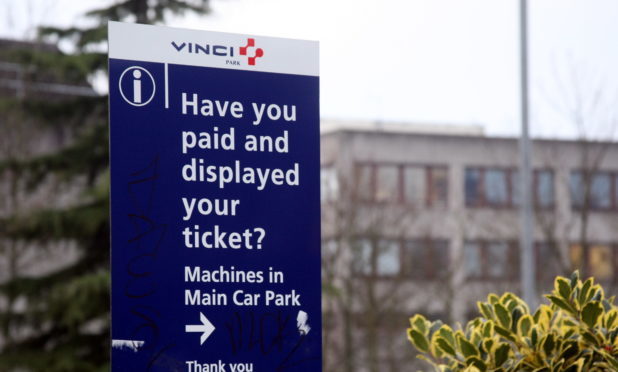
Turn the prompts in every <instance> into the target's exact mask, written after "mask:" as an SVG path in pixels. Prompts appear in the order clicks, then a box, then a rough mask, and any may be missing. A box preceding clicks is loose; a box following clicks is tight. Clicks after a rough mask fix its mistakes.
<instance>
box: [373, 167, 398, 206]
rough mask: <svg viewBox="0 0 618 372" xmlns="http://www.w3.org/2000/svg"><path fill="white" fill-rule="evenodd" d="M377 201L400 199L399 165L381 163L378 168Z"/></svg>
mask: <svg viewBox="0 0 618 372" xmlns="http://www.w3.org/2000/svg"><path fill="white" fill-rule="evenodd" d="M376 170H377V171H376V193H375V201H377V202H396V201H398V200H399V167H397V166H395V165H380V166H378V167H377V168H376Z"/></svg>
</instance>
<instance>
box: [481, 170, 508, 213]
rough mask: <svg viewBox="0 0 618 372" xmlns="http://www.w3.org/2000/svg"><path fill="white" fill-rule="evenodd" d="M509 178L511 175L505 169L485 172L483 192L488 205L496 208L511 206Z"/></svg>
mask: <svg viewBox="0 0 618 372" xmlns="http://www.w3.org/2000/svg"><path fill="white" fill-rule="evenodd" d="M508 177H509V173H508V171H507V170H504V169H487V170H485V182H484V183H483V186H484V188H483V190H484V191H485V201H486V202H487V204H490V205H496V206H500V205H509V204H510V200H509V199H510V198H509V186H508Z"/></svg>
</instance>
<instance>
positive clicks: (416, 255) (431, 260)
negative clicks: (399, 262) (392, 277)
mask: <svg viewBox="0 0 618 372" xmlns="http://www.w3.org/2000/svg"><path fill="white" fill-rule="evenodd" d="M402 256H403V258H404V262H405V267H404V270H405V271H406V276H409V277H412V278H414V279H439V278H444V277H445V276H446V273H447V271H448V270H449V263H450V261H449V248H448V241H446V240H431V239H417V240H408V241H406V242H404V245H403V255H402Z"/></svg>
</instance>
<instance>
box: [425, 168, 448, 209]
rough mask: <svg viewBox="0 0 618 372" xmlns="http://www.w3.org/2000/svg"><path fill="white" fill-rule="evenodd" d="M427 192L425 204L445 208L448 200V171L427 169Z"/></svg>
mask: <svg viewBox="0 0 618 372" xmlns="http://www.w3.org/2000/svg"><path fill="white" fill-rule="evenodd" d="M428 173H429V174H428V177H429V190H428V195H427V203H428V204H429V205H430V206H445V205H446V200H447V198H448V170H447V168H445V167H430V168H429V169H428Z"/></svg>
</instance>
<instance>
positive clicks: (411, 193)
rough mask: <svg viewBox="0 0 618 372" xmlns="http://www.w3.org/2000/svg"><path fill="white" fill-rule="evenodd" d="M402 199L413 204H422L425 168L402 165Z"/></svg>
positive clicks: (424, 190)
mask: <svg viewBox="0 0 618 372" xmlns="http://www.w3.org/2000/svg"><path fill="white" fill-rule="evenodd" d="M403 180H404V194H403V195H404V200H405V201H406V202H408V203H410V204H413V205H423V204H424V203H425V195H426V189H427V182H426V180H425V168H423V167H404V170H403Z"/></svg>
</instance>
